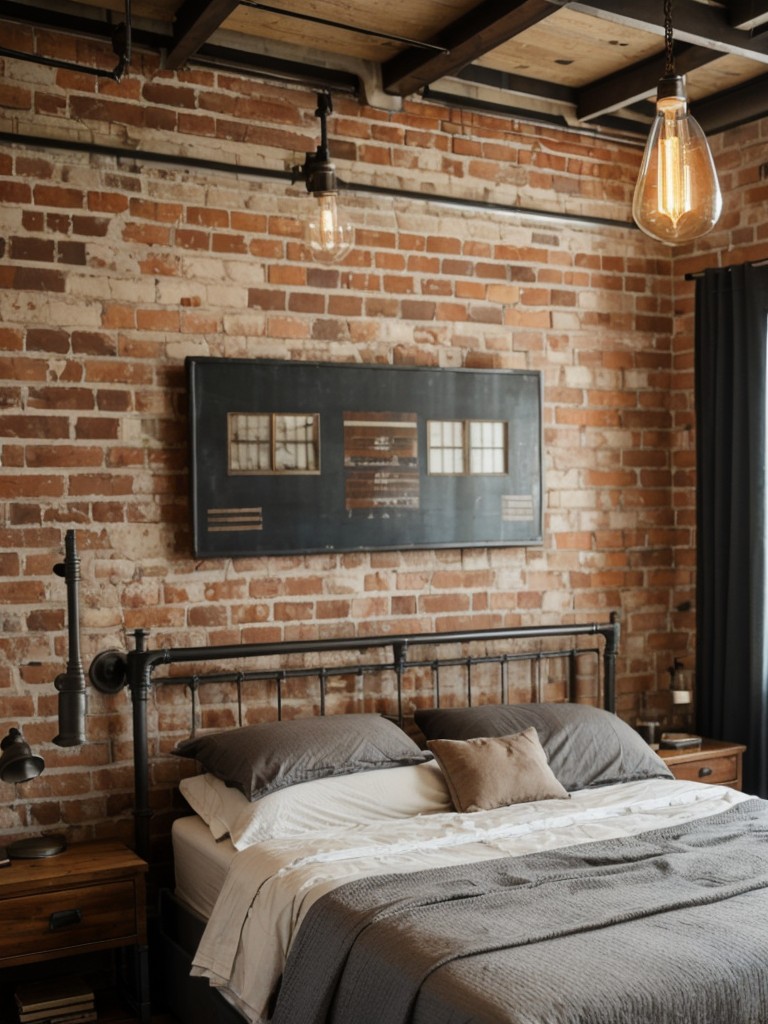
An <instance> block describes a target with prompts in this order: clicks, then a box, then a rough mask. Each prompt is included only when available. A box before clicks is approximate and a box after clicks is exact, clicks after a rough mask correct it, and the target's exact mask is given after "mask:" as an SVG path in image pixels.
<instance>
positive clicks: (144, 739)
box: [127, 629, 152, 861]
mask: <svg viewBox="0 0 768 1024" xmlns="http://www.w3.org/2000/svg"><path fill="white" fill-rule="evenodd" d="M133 636H134V641H135V648H134V650H132V651H129V652H128V657H127V662H128V687H129V689H130V691H131V703H132V706H133V785H134V794H135V797H134V802H135V806H134V808H133V814H134V820H133V834H134V840H135V845H136V853H137V854H138V855H139V857H141V858H142V859H143V860H146V861H148V860H149V819H150V816H151V814H152V812H151V810H150V806H149V739H148V730H147V701H148V700H149V690H150V686H151V685H152V682H151V669H152V665H151V662H150V661H148V660H147V659H146V658H144V657H142V655H144V654H145V653H146V650H147V631H146V630H144V629H136V630H134V633H133Z"/></svg>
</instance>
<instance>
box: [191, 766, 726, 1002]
mask: <svg viewBox="0 0 768 1024" xmlns="http://www.w3.org/2000/svg"><path fill="white" fill-rule="evenodd" d="M743 799H746V797H745V796H744V795H743V794H740V793H737V792H735V791H734V790H731V789H727V788H725V787H718V786H707V785H702V784H699V783H690V782H680V781H669V780H654V779H649V780H642V781H635V782H628V783H620V784H618V785H613V786H604V787H600V788H598V789H594V790H583V791H580V792H576V793H573V794H572V799H570V800H569V801H567V802H566V801H553V802H546V801H543V802H534V803H528V804H521V805H518V806H516V807H511V808H510V807H504V808H498V809H496V810H493V811H487V812H480V813H477V814H471V815H466V814H465V815H462V814H455V813H451V814H435V815H428V816H423V817H419V818H414V819H408V820H407V821H401V822H391V823H385V824H381V825H372V826H370V827H366V828H364V829H355V830H348V831H347V832H340V831H336V832H328V833H317V832H313V833H311V834H307V835H306V836H303V837H291V839H290V840H274V841H270V842H265V843H259V844H256V845H254V846H252V847H250V848H248V849H247V850H244V851H242V852H240V853H237V854H236V855H235V856H234V857H229V858H228V862H229V865H230V869H229V871H228V872H227V876H226V879H225V881H224V884H223V885H222V886H221V891H220V894H219V897H218V899H217V900H216V903H215V906H214V908H213V911H212V912H211V916H210V920H209V923H208V926H207V928H206V931H205V933H204V936H203V939H202V941H201V943H200V947H199V949H198V952H197V954H196V957H195V960H194V966H193V974H195V975H197V976H203V977H207V978H208V979H209V981H210V982H211V984H213V985H215V986H217V987H223V988H225V989H226V991H227V993H228V997H229V998H231V999H233V1001H234V1002H235V1003H236V1005H237V1006H238V1007H239V1008H240V1010H241V1012H243V1013H244V1014H245V1015H246V1016H247V1019H248V1020H250V1021H253V1022H260V1021H263V1020H265V1019H266V1018H267V1016H268V1013H269V1005H270V1000H271V999H272V997H273V995H274V992H275V989H276V986H277V984H278V981H279V978H280V976H281V974H282V972H283V969H284V966H285V961H286V959H287V956H288V953H289V951H290V948H291V945H292V943H293V942H294V940H295V938H296V935H297V934H298V931H299V929H300V927H301V924H302V922H303V920H304V919H305V917H306V915H307V914H308V912H309V911H310V909H311V908H312V907H313V906H314V905H315V903H316V902H317V901H319V900H320V899H321V898H322V897H323V896H324V895H325V894H327V893H328V892H330V891H332V890H333V889H335V888H336V887H337V886H340V885H343V884H344V883H345V882H347V881H351V880H356V879H361V878H365V877H372V876H376V875H388V874H397V873H405V872H413V871H419V870H423V869H426V868H439V867H446V866H450V865H458V864H462V863H477V862H482V861H488V860H492V859H494V858H500V857H508V856H523V855H526V854H529V853H536V852H539V851H549V850H558V849H562V848H564V847H567V846H574V845H579V844H584V843H590V842H595V841H600V840H606V839H612V838H621V837H625V836H631V835H637V834H640V833H642V832H645V831H650V830H654V829H659V828H665V827H669V826H675V825H677V824H680V823H683V822H687V821H692V820H695V819H698V818H701V817H706V816H709V815H714V814H718V813H720V812H721V811H725V810H727V809H728V808H729V807H732V806H734V805H735V804H737V803H739V802H740V801H741V800H743ZM180 831H181V832H187V831H188V832H190V833H191V832H192V831H193V827H192V826H190V825H187V826H182V829H180ZM196 831H199V829H196ZM185 838H186V837H185ZM179 845H180V849H183V848H186V850H185V853H186V854H187V855H189V858H190V860H191V861H192V862H194V861H195V860H197V862H198V864H202V863H203V861H204V856H203V851H204V850H205V849H206V847H207V848H209V849H210V845H211V844H208V843H206V841H205V840H201V842H200V843H199V844H198V845H197V849H196V850H195V843H194V841H193V840H191V839H190V840H189V841H184V842H182V843H180V844H179ZM214 848H215V844H214ZM193 850H194V853H193V852H192V851H193ZM212 852H213V851H212ZM216 852H217V855H218V857H219V861H218V871H219V872H220V871H221V868H222V867H223V864H224V860H225V859H227V854H226V853H225V852H224V851H222V850H218V851H216ZM182 855H184V853H183V854H182ZM186 873H187V872H186V871H184V872H183V874H186ZM213 874H214V872H213V871H211V875H213ZM190 875H191V872H190ZM217 877H218V879H219V880H220V879H221V874H220V873H219V874H218V876H217ZM198 883H199V884H200V885H201V887H202V886H203V881H202V880H201V879H199V878H198ZM212 885H213V880H212V879H206V880H205V883H204V888H205V889H206V890H207V891H209V892H210V889H211V886H212ZM192 895H193V897H194V898H195V899H196V901H197V902H198V904H201V903H202V902H203V898H202V895H201V892H200V891H197V892H195V891H194V889H193V892H192ZM185 898H186V899H189V896H185ZM254 951H258V955H254Z"/></svg>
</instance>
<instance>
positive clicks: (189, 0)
mask: <svg viewBox="0 0 768 1024" xmlns="http://www.w3.org/2000/svg"><path fill="white" fill-rule="evenodd" d="M238 6H239V0H208V2H207V3H203V2H201V0H184V3H182V5H181V6H180V7H179V9H178V11H177V12H176V21H175V25H174V32H173V42H172V43H171V45H170V46H169V47H168V52H167V54H166V58H165V67H166V68H168V69H169V70H171V71H176V70H177V69H178V68H180V67H181V66H182V64H184V63H186V61H187V60H188V58H189V57H191V56H192V54H193V53H195V52H196V51H197V50H199V49H200V47H201V46H202V45H203V44H204V43H207V42H208V39H209V37H210V36H211V35H212V34H213V33H214V32H215V31H216V29H217V28H220V26H221V24H222V22H223V21H225V20H226V19H227V18H228V17H229V15H230V14H231V13H232V11H234V10H235V8H236V7H238Z"/></svg>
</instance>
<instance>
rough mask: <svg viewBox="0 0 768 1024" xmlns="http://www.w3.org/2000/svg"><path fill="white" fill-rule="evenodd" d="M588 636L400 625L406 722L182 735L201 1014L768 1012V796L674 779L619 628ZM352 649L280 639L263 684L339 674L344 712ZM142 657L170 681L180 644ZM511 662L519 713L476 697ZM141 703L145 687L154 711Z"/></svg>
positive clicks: (175, 991) (194, 980)
mask: <svg viewBox="0 0 768 1024" xmlns="http://www.w3.org/2000/svg"><path fill="white" fill-rule="evenodd" d="M567 629H568V630H569V631H570V632H567V630H566V628H565V627H556V628H555V629H554V630H552V631H551V632H549V631H548V630H547V629H545V628H542V629H541V630H538V629H537V630H534V631H530V630H519V631H515V630H511V631H504V633H505V635H504V636H503V637H501V636H500V635H496V634H494V635H493V636H490V637H489V635H488V634H487V633H484V634H482V635H481V634H477V635H470V634H468V633H462V634H461V635H460V637H458V638H457V635H452V636H449V635H448V634H445V635H433V636H430V637H419V638H413V637H409V638H407V640H405V639H404V638H402V637H399V638H389V639H387V640H386V641H382V640H381V639H379V643H380V644H381V643H392V642H393V640H394V646H393V647H392V650H393V652H394V653H393V657H392V659H391V660H387V659H385V660H384V661H381V660H379V661H377V662H374V663H375V664H376V668H377V672H378V675H380V674H381V672H383V673H384V674H385V675H386V674H387V673H389V674H390V675H391V676H392V677H393V678H394V680H395V686H394V697H393V700H394V704H395V708H396V713H395V714H392V715H387V714H382V713H381V711H380V710H374V711H371V710H368V709H367V708H366V706H365V700H363V702H362V703H363V709H362V710H359V709H358V708H357V707H356V706H355V707H354V708H350V707H349V703H350V702H349V701H348V700H346V701H345V712H344V713H343V714H337V713H333V712H331V713H330V714H328V713H326V714H319V715H317V716H304V715H299V716H297V717H288V718H285V717H284V716H282V715H278V717H277V720H275V721H261V722H256V723H253V724H247V723H245V724H242V723H238V725H237V726H236V727H235V728H234V729H231V730H226V731H220V730H215V731H209V730H205V729H198V728H194V729H193V730H192V734H191V735H190V736H189V737H188V738H186V739H183V740H181V741H180V742H179V743H178V744H177V745H176V747H175V749H174V754H175V755H176V756H178V757H180V758H181V759H183V763H184V764H185V765H189V766H192V765H194V770H193V771H191V772H190V774H189V775H187V776H186V777H185V778H184V779H183V781H182V783H181V791H182V794H183V795H184V798H185V800H186V801H187V803H188V805H189V807H190V809H191V811H193V812H194V813H192V814H190V815H189V816H185V817H182V818H180V819H179V820H178V821H176V822H175V823H174V828H173V849H174V863H175V886H174V890H173V891H172V892H166V893H164V895H163V906H162V913H161V937H162V944H163V948H164V951H165V959H166V969H165V975H166V981H167V988H168V992H167V996H168V1001H169V1003H170V1007H171V1009H172V1010H174V1012H175V1013H176V1015H177V1016H178V1017H179V1018H180V1019H181V1020H183V1021H184V1022H185V1024H196V1022H198V1021H200V1022H202V1021H211V1020H215V1021H217V1024H218V1022H226V1024H230V1022H236V1021H237V1022H241V1021H243V1020H246V1021H251V1022H254V1024H263V1022H270V1024H299V1022H301V1024H321V1022H326V1021H328V1022H331V1021H332V1022H334V1024H367V1022H375V1024H406V1022H412V1024H453V1022H456V1024H458V1022H466V1024H469V1022H477V1024H481V1022H483V1024H485V1022H488V1024H490V1022H496V1024H646V1022H648V1021H654V1022H660V1024H686V1022H688V1021H690V1022H691V1024H693V1022H694V1021H695V1022H696V1024H707V1022H708V1024H764V1022H765V1021H767V1020H768V956H766V950H768V925H766V921H768V843H767V842H766V840H767V838H768V814H767V813H766V805H764V803H763V802H762V801H759V800H756V799H753V798H751V797H749V796H748V795H746V794H742V793H738V792H736V791H734V790H731V789H728V788H725V787H718V786H710V785H705V784H702V783H695V782H683V781H679V780H676V779H674V778H673V777H672V776H671V773H670V772H669V770H668V768H667V767H666V766H665V765H664V763H663V762H662V761H661V759H659V758H658V757H657V756H656V755H655V754H654V753H653V751H651V749H650V748H649V747H648V746H647V745H646V744H645V743H644V742H643V741H642V740H641V738H640V737H639V736H638V734H637V733H635V731H634V730H633V729H631V728H630V727H629V726H628V725H626V724H625V723H624V722H622V721H621V720H620V719H619V718H618V717H617V716H616V715H615V714H614V712H613V710H612V705H613V702H614V687H615V679H614V671H615V657H616V651H617V646H618V623H617V622H616V621H615V620H614V621H612V622H611V623H610V624H603V625H599V626H594V625H592V624H587V625H576V626H571V627H568V628H567ZM593 635H594V636H596V637H597V639H598V641H599V642H598V644H597V645H596V646H587V647H584V646H582V645H581V642H582V640H583V638H584V637H589V636H593ZM566 636H567V637H568V638H569V639H568V643H569V644H571V646H568V645H567V644H566V646H562V641H563V639H564V638H565V637H566ZM529 639H533V640H534V641H535V643H534V649H532V650H530V651H528V652H527V653H525V654H522V653H520V652H519V651H518V649H517V647H516V646H515V645H517V644H518V643H519V642H520V641H521V640H523V641H524V640H529ZM443 642H445V643H447V644H448V649H449V654H448V656H446V657H442V656H437V655H435V654H434V653H430V654H429V655H422V654H419V655H418V656H414V653H413V652H414V648H415V647H419V648H421V646H422V645H423V646H427V645H428V646H429V647H430V648H435V649H439V648H441V647H442V644H443ZM355 643H360V641H355ZM478 645H479V651H480V653H477V651H478ZM510 645H511V646H510ZM552 645H554V646H552ZM353 647H354V644H353V643H351V642H348V643H347V646H346V647H344V646H343V645H341V644H340V645H339V647H337V648H336V650H335V655H336V656H338V655H339V653H340V650H341V651H342V652H343V658H342V662H341V663H337V664H336V667H335V668H334V667H332V668H331V669H330V670H329V669H328V668H327V667H326V666H325V665H323V667H322V668H320V669H318V667H317V665H316V664H312V661H313V659H314V658H315V655H316V654H317V657H318V658H319V657H320V654H319V652H316V651H309V650H305V649H302V650H301V652H299V653H300V655H301V657H300V660H301V661H302V665H301V666H299V667H296V663H295V661H292V660H291V658H292V655H291V654H290V653H289V654H288V657H287V660H286V658H283V657H281V652H279V653H276V652H275V651H274V649H270V651H269V657H270V658H272V659H273V661H274V659H275V658H277V662H278V663H279V665H280V667H279V668H278V669H277V670H276V669H275V668H274V667H270V668H269V669H264V670H261V669H260V670H257V671H256V672H255V673H254V674H255V675H258V676H263V678H264V679H266V678H267V677H269V678H274V677H275V672H276V671H277V672H278V675H279V681H280V685H279V686H278V687H277V690H278V692H279V693H280V694H281V693H282V690H281V686H282V684H283V683H284V682H285V681H286V676H285V673H286V672H288V673H294V672H296V673H297V674H300V675H301V677H302V678H306V676H307V675H308V674H311V673H315V674H318V678H319V679H320V680H321V683H320V694H321V700H320V701H319V702H318V704H319V707H318V709H319V710H320V711H325V712H328V711H329V710H330V709H329V707H328V706H326V702H327V700H328V695H329V672H330V674H331V675H333V674H334V673H337V674H338V676H339V678H345V679H347V680H349V678H350V666H349V664H347V663H346V660H345V659H348V657H349V654H350V651H351V650H352V648H353ZM363 649H365V646H364V645H363ZM469 649H471V650H472V652H473V653H471V654H468V653H467V651H468V650H469ZM457 650H458V653H457ZM489 652H490V653H489ZM500 652H501V653H500ZM199 653H200V652H199V651H198V657H199ZM218 653H221V652H218ZM225 653H226V655H227V656H230V655H232V653H233V652H232V651H231V650H227V651H226V652H225ZM236 653H242V652H236ZM250 653H253V652H252V651H249V654H250ZM292 653H293V654H295V653H296V652H295V651H294V652H292ZM324 653H327V652H324ZM358 653H359V650H358ZM142 655H143V656H142V657H140V658H138V659H136V661H137V663H140V664H141V667H142V671H141V672H137V671H136V668H135V667H134V669H133V675H134V678H135V679H137V680H143V683H142V685H143V686H144V688H145V689H146V686H147V680H148V679H149V673H148V672H147V671H146V665H147V663H148V662H152V664H159V663H160V662H161V661H165V662H166V663H173V660H174V654H173V652H170V653H166V656H165V658H164V659H161V658H160V657H159V656H156V655H155V654H153V653H152V652H142ZM585 658H586V659H587V660H588V661H589V663H590V664H592V665H594V666H595V669H594V670H592V669H587V670H585V668H584V660H585ZM193 660H194V655H193V652H192V650H191V649H186V650H184V651H183V654H182V655H181V656H180V658H179V662H180V661H190V662H191V661H193ZM307 662H309V663H310V664H309V667H307ZM177 663H178V662H177ZM562 663H565V664H566V665H567V672H566V673H565V675H564V676H563V675H562V674H560V673H559V670H558V671H554V673H553V672H549V673H548V676H549V678H547V679H544V680H542V666H548V665H553V664H562ZM513 664H514V665H515V666H519V665H524V666H526V667H525V673H527V678H528V679H529V681H530V682H531V685H530V687H528V698H529V699H528V700H527V701H526V702H525V703H516V702H515V700H516V699H518V698H519V692H518V690H519V688H518V689H516V688H515V687H514V686H512V685H511V681H510V666H511V665H513ZM286 666H287V668H286ZM446 666H449V667H450V666H453V667H454V668H456V667H457V666H458V671H459V672H460V673H461V675H462V679H463V682H462V690H463V698H464V699H463V700H462V702H461V704H462V705H463V706H456V704H457V703H458V702H457V701H456V699H455V693H454V694H453V695H450V694H447V693H446V691H445V683H444V679H445V672H446ZM489 666H493V670H494V671H496V670H497V669H498V674H499V677H500V680H501V684H500V687H499V694H500V696H501V697H503V698H504V699H502V700H500V701H499V700H496V701H493V700H491V699H489V692H488V690H487V687H486V688H485V689H483V687H481V697H482V699H479V700H478V699H477V692H478V691H477V689H476V688H474V687H473V686H472V685H470V682H471V680H472V677H476V676H477V675H478V674H482V673H483V672H485V671H486V669H487V668H488V667H489ZM531 666H533V668H531ZM369 671H370V670H369V668H365V669H359V670H358V669H355V672H354V673H352V674H353V675H354V678H355V680H356V683H355V686H353V689H358V690H365V689H367V687H366V686H362V684H360V682H359V681H360V678H361V677H366V678H367V676H368V674H369ZM409 672H410V674H411V676H414V675H415V678H416V682H415V683H413V681H411V682H409V681H408V680H409V678H411V676H409ZM130 674H131V673H130V671H129V675H130ZM235 675H236V677H237V680H238V684H239V682H240V681H241V680H242V678H243V676H244V673H243V672H242V670H239V671H238V672H237V673H236V674H235ZM222 678H223V676H222V673H221V672H216V673H215V674H214V675H213V680H214V681H215V683H216V684H217V685H219V684H220V683H221V680H222ZM190 679H194V686H192V687H190V689H191V691H192V692H194V693H197V691H198V685H199V682H200V675H199V674H198V673H195V675H194V677H189V678H187V679H186V680H185V679H184V678H181V679H179V678H177V679H175V680H173V682H175V683H176V684H178V683H179V682H184V683H185V685H189V683H190ZM436 679H437V680H438V682H437V683H436V682H435V681H436ZM441 680H442V681H441ZM169 681H171V680H169ZM465 684H466V685H465ZM376 686H377V687H378V689H377V693H378V694H379V698H380V697H381V689H380V685H379V683H377V684H376ZM331 688H332V687H331ZM585 690H586V691H588V696H589V698H590V700H589V701H585V700H583V699H582V698H583V696H584V691H585ZM513 691H514V692H513ZM137 692H138V693H139V699H138V700H137V699H136V693H137ZM552 693H554V694H555V695H556V699H555V700H554V701H550V700H548V699H546V698H548V697H550V696H551V695H552ZM345 694H346V696H347V697H348V696H349V687H347V688H346V689H345ZM359 695H360V694H358V696H359ZM513 698H514V699H513ZM377 699H378V698H377ZM140 700H141V687H140V686H139V685H138V684H137V686H135V687H134V701H135V706H137V705H138V706H139V713H138V714H137V717H138V718H141V716H142V713H143V711H142V709H141V704H140ZM596 705H597V706H596ZM139 738H140V739H141V737H139ZM140 746H141V744H140V743H139V748H140ZM141 775H142V772H141V770H137V779H138V781H139V782H141ZM139 790H140V787H138V788H137V792H138V791H139ZM139 797H140V793H139ZM137 820H138V821H139V822H141V817H139V818H137Z"/></svg>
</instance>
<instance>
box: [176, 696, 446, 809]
mask: <svg viewBox="0 0 768 1024" xmlns="http://www.w3.org/2000/svg"><path fill="white" fill-rule="evenodd" d="M173 753H174V754H178V755H179V756H180V757H193V758H195V760H196V761H199V762H200V764H201V765H202V766H203V768H204V769H205V771H207V772H211V774H213V775H216V776H217V777H218V778H219V779H222V780H223V781H224V782H226V783H227V785H229V786H236V787H237V789H239V790H240V791H241V792H242V793H244V794H245V795H246V796H247V797H248V799H249V800H258V799H260V798H261V797H263V796H266V795H267V793H274V792H275V791H276V790H278V789H284V788H285V787H286V786H294V785H296V783H299V782H309V781H311V780H312V779H322V778H325V777H327V776H329V775H351V774H352V773H353V772H366V771H371V770H372V769H374V768H395V767H397V766H399V765H409V764H421V763H422V761H429V760H431V759H432V755H431V754H430V753H428V752H427V751H424V750H420V749H419V747H418V746H417V745H416V744H415V743H414V742H413V740H412V739H410V737H408V736H406V734H405V733H404V732H403V731H402V729H399V728H398V727H397V726H396V725H395V724H394V722H390V721H389V720H388V719H386V718H382V717H381V716H380V715H367V714H365V715H328V716H326V717H315V718H295V719H292V720H291V721H284V722H261V723H259V724H258V725H246V726H243V727H242V728H240V729H228V730H225V731H224V732H217V733H210V734H209V735H204V736H193V737H192V738H191V739H188V740H183V741H182V742H181V743H179V744H177V746H176V748H175V750H174V751H173Z"/></svg>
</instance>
